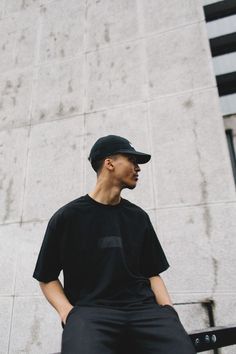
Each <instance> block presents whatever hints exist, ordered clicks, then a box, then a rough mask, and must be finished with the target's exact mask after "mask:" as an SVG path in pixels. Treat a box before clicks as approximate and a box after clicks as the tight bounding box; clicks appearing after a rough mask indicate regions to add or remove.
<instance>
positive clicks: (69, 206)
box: [51, 195, 87, 219]
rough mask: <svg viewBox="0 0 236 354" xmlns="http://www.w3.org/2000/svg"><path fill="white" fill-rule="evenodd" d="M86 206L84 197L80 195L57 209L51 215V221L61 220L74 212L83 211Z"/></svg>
mask: <svg viewBox="0 0 236 354" xmlns="http://www.w3.org/2000/svg"><path fill="white" fill-rule="evenodd" d="M86 205H87V199H86V195H82V196H80V197H78V198H76V199H73V200H71V201H69V202H67V203H66V204H64V205H62V206H61V207H59V208H58V209H57V210H56V211H55V212H54V213H53V214H52V216H51V219H61V218H63V217H65V216H67V215H69V214H73V213H74V212H77V213H78V212H79V211H80V210H83V209H84V207H85V206H86Z"/></svg>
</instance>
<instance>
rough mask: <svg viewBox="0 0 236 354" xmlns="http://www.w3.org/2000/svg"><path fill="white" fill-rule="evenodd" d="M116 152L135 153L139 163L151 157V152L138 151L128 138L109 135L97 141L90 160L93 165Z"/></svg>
mask: <svg viewBox="0 0 236 354" xmlns="http://www.w3.org/2000/svg"><path fill="white" fill-rule="evenodd" d="M115 154H129V155H134V156H135V157H136V161H137V163H138V164H142V163H146V162H148V161H149V160H150V158H151V155H149V154H145V153H143V152H139V151H136V150H135V149H134V148H133V146H132V145H131V143H130V142H129V141H128V140H127V139H125V138H122V137H121V136H118V135H107V136H104V137H102V138H99V139H98V140H97V141H96V142H95V144H94V145H93V146H92V149H91V151H90V154H89V157H88V160H89V161H90V162H91V165H92V167H93V162H95V161H97V160H101V159H103V158H104V157H106V156H110V155H115Z"/></svg>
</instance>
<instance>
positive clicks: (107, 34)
mask: <svg viewBox="0 0 236 354" xmlns="http://www.w3.org/2000/svg"><path fill="white" fill-rule="evenodd" d="M104 27H105V29H104V40H105V42H108V43H109V42H110V40H111V39H110V32H109V31H110V29H109V24H108V23H104Z"/></svg>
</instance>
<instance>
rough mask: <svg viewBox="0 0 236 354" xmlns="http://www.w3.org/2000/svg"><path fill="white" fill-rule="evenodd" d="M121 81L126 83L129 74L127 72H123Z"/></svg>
mask: <svg viewBox="0 0 236 354" xmlns="http://www.w3.org/2000/svg"><path fill="white" fill-rule="evenodd" d="M121 82H122V83H123V84H126V82H127V74H126V73H125V72H123V73H122V76H121Z"/></svg>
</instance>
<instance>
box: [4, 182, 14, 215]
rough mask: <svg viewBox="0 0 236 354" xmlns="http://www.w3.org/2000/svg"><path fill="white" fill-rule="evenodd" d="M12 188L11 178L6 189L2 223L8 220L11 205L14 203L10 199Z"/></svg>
mask: <svg viewBox="0 0 236 354" xmlns="http://www.w3.org/2000/svg"><path fill="white" fill-rule="evenodd" d="M12 186H13V178H12V177H11V178H10V180H9V182H8V186H7V189H6V198H5V214H4V216H3V221H5V220H7V219H8V217H9V215H10V212H11V205H12V203H13V202H14V199H13V198H12Z"/></svg>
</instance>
